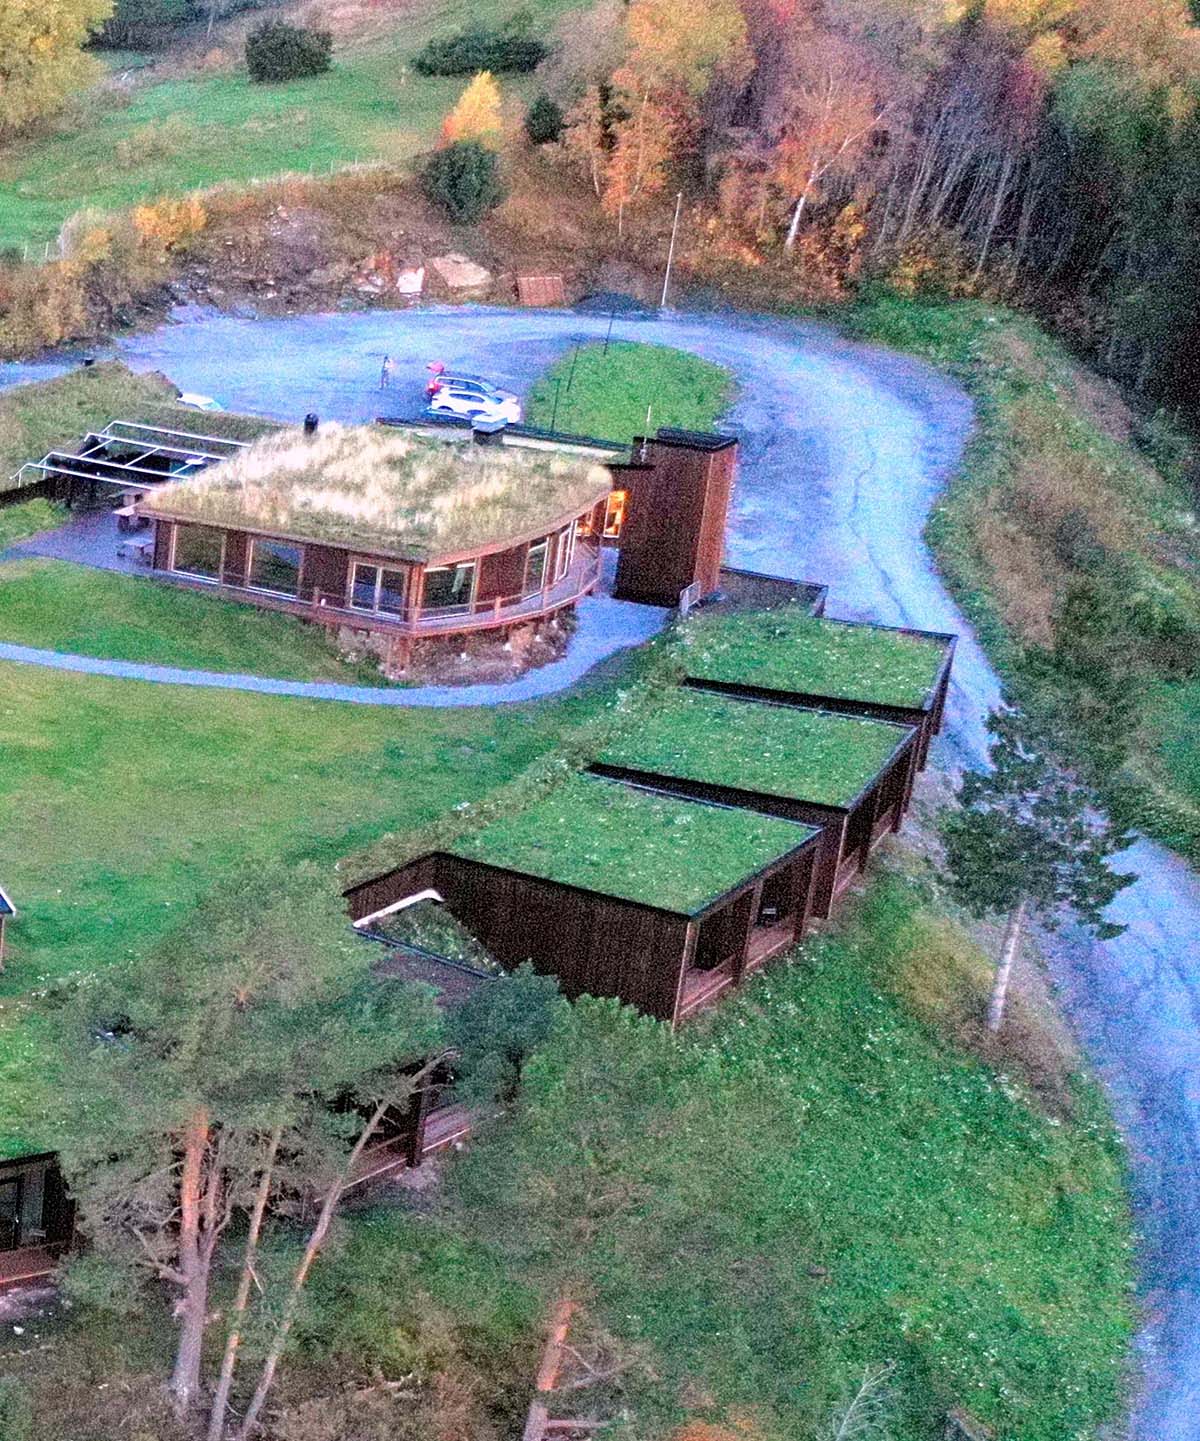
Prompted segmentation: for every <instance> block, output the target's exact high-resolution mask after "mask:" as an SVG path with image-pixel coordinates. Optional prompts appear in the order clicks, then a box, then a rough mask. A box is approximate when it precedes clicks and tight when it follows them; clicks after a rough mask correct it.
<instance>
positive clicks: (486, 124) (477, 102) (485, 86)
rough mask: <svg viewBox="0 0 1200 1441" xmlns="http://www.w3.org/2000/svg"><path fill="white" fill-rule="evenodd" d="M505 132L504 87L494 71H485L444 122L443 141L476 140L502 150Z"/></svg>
mask: <svg viewBox="0 0 1200 1441" xmlns="http://www.w3.org/2000/svg"><path fill="white" fill-rule="evenodd" d="M503 135H504V117H503V113H502V110H501V103H500V87H499V85H497V84H496V80H495V78H494V76H493V75H492V72H491V71H490V70H481V71H480V72H479V74H478V75H476V76H475V78H474V79H473V80H472V81H471V83H470V84H469V85H468V86H467V88H466V89H465V90H464V91H463V93H462V94H461V95H460V96H459V97H458V103H457V104H456V105H455V107H454V109H453V110H451V112H450V113H449V115H447V116H446V118H445V120H443V121H442V144H443V145H455V144H457V143H458V142H460V141H463V140H474V141H476V142H477V143H478V144H480V145H483V146H486V148H487V149H489V150H498V149H499V148H500V142H501V140H502V139H503Z"/></svg>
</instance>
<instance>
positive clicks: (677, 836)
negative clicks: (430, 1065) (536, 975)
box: [346, 776, 819, 1024]
mask: <svg viewBox="0 0 1200 1441" xmlns="http://www.w3.org/2000/svg"><path fill="white" fill-rule="evenodd" d="M818 835H819V833H818V832H817V831H816V829H815V828H813V827H811V826H807V825H803V824H799V823H797V822H795V821H791V820H784V819H779V818H776V817H774V816H766V815H758V814H754V813H752V812H750V811H745V810H738V809H734V808H732V807H727V806H715V805H708V804H704V803H702V802H697V801H693V800H686V799H682V798H679V797H676V796H666V795H656V794H652V793H650V792H649V791H646V790H642V789H640V788H637V787H632V786H627V785H622V784H619V783H617V782H614V781H610V780H605V779H602V778H599V777H591V776H573V777H571V778H570V779H569V780H568V781H566V782H565V783H564V784H563V785H561V786H559V787H558V788H557V789H556V790H555V791H552V792H551V793H550V794H549V795H547V796H546V797H544V798H543V799H542V800H540V801H537V802H535V803H534V804H532V805H530V806H529V807H527V808H526V809H525V810H524V811H521V812H519V813H518V814H516V815H514V816H509V817H505V818H503V819H501V820H497V821H495V822H493V823H492V824H491V825H490V826H487V827H485V828H484V829H483V830H481V831H478V832H474V833H472V834H470V835H467V836H464V837H463V838H462V839H461V840H460V841H458V842H457V843H456V844H455V845H454V846H453V847H451V848H449V849H447V850H445V851H438V852H435V853H432V854H429V855H425V856H421V857H419V858H418V859H416V860H414V861H412V862H410V863H408V864H407V865H404V866H401V867H398V868H397V869H395V870H393V871H389V872H387V873H385V874H383V875H380V876H376V877H374V878H373V879H371V880H368V881H364V882H362V883H360V884H359V885H357V886H354V887H352V888H351V889H350V890H348V891H347V892H346V897H347V902H348V904H349V907H350V913H351V916H352V917H353V918H355V920H359V919H361V918H362V917H365V916H369V915H371V914H373V913H377V912H379V911H381V910H384V909H386V908H387V907H388V906H391V905H394V904H396V903H397V902H400V901H403V900H404V898H405V897H406V896H410V895H413V894H417V893H419V892H422V891H426V890H430V889H433V890H436V892H437V893H438V894H439V895H440V896H441V897H442V898H443V899H444V900H445V903H446V905H447V907H448V908H449V909H450V911H451V912H452V913H453V914H454V915H455V916H456V917H457V918H458V920H460V921H461V922H462V924H463V925H464V926H466V927H467V928H468V929H469V930H470V931H471V932H472V933H473V934H474V935H475V936H477V937H478V938H479V940H480V941H481V943H482V944H483V945H485V946H486V947H487V949H488V950H489V951H490V952H491V953H492V954H493V955H494V956H495V957H496V959H497V960H498V961H499V962H500V963H501V964H502V965H504V966H506V967H510V968H511V967H514V966H517V965H519V964H521V963H522V962H523V961H530V962H531V963H532V964H533V966H534V968H535V970H538V971H540V972H542V973H543V974H547V975H553V976H555V977H557V979H558V981H559V983H560V985H561V986H562V989H563V992H564V994H566V995H567V996H568V997H570V998H572V999H574V998H575V997H577V996H580V995H584V994H589V995H596V996H614V997H616V998H617V999H618V1000H621V1001H624V1002H626V1003H627V1004H629V1005H631V1006H636V1007H637V1008H638V1009H639V1010H641V1011H643V1012H645V1013H646V1014H648V1015H651V1016H655V1017H657V1018H658V1019H660V1020H664V1021H667V1022H669V1023H671V1024H676V1023H678V1022H679V1021H681V1020H682V1019H683V1018H684V1017H685V1016H687V1015H689V1014H691V1013H692V1012H693V1011H695V1010H696V1009H698V1008H699V1007H700V1006H702V1005H705V1004H707V1003H708V1002H709V1001H711V1000H713V999H714V998H715V997H716V996H718V995H720V994H721V993H722V992H723V991H725V990H727V989H728V988H730V987H731V986H736V985H737V984H738V983H739V982H740V981H741V980H742V979H743V978H744V977H745V976H746V975H748V974H749V973H750V972H752V971H753V970H755V969H757V968H758V967H759V966H761V965H763V964H764V963H765V962H766V961H767V960H768V959H769V958H770V957H771V956H773V955H776V954H777V953H778V952H780V951H782V950H785V949H787V948H788V947H789V946H791V945H793V944H794V943H795V941H796V940H797V939H798V938H799V937H800V936H801V935H802V934H803V933H804V930H805V928H806V925H807V922H808V917H809V912H810V907H811V895H812V885H813V876H814V871H815V861H816V848H817V842H818Z"/></svg>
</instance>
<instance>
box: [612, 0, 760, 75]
mask: <svg viewBox="0 0 1200 1441" xmlns="http://www.w3.org/2000/svg"><path fill="white" fill-rule="evenodd" d="M626 31H627V33H628V36H629V40H630V44H631V47H632V49H631V54H630V57H629V65H630V67H631V68H632V69H633V71H634V72H635V73H636V75H637V77H638V79H639V81H640V82H641V84H642V85H643V86H644V87H645V88H647V89H649V90H651V91H660V92H661V91H676V92H682V93H683V94H686V95H688V96H691V97H692V98H693V99H694V98H696V97H698V96H700V95H703V94H704V92H705V91H706V90H707V89H708V87H709V85H711V83H712V81H713V78H714V76H715V75H716V74H717V72H718V71H720V73H721V75H722V77H723V78H724V79H726V80H727V81H729V82H731V83H734V84H736V83H737V82H739V81H741V80H744V79H745V77H746V75H747V74H748V73H749V70H750V65H751V60H750V49H749V45H748V43H747V38H746V21H745V18H744V16H743V15H742V11H741V7H740V6H739V5H738V4H737V0H690V3H689V4H686V5H682V4H680V3H679V0H633V3H632V4H631V5H630V7H629V15H628V18H627V20H626Z"/></svg>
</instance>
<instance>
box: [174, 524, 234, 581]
mask: <svg viewBox="0 0 1200 1441" xmlns="http://www.w3.org/2000/svg"><path fill="white" fill-rule="evenodd" d="M224 550H225V535H224V532H223V531H219V530H209V529H207V528H206V527H205V526H200V525H177V526H176V527H175V550H174V553H173V556H172V560H171V569H172V570H174V571H178V572H179V574H180V575H194V576H199V577H200V579H201V580H220V579H221V557H222V555H223V554H224Z"/></svg>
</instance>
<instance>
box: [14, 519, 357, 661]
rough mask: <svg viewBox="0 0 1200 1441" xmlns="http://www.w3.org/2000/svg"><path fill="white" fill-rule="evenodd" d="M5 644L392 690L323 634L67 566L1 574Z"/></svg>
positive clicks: (37, 563) (158, 586)
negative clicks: (344, 655)
mask: <svg viewBox="0 0 1200 1441" xmlns="http://www.w3.org/2000/svg"><path fill="white" fill-rule="evenodd" d="M3 521H4V512H3V511H0V527H2V526H3ZM0 640H7V641H15V642H16V643H17V644H18V645H32V646H41V647H44V648H45V649H47V650H62V651H69V652H70V653H71V654H73V655H91V656H101V657H105V658H108V659H111V660H131V661H145V662H148V663H150V664H151V665H173V666H184V667H189V668H195V669H198V670H218V671H236V672H239V673H245V674H247V675H263V676H283V677H285V678H287V679H290V680H334V681H344V682H347V683H349V684H355V683H361V684H366V685H382V684H383V683H384V682H383V680H382V677H381V676H380V674H379V668H378V666H376V665H372V664H370V663H369V662H363V663H362V664H350V663H348V662H346V661H344V660H341V659H340V658H339V657H338V655H337V653H336V651H335V650H334V649H333V647H332V646H331V644H330V642H329V641H328V640H327V639H326V637H325V634H324V632H323V631H321V630H319V629H318V628H317V627H316V626H311V625H305V624H304V622H303V621H299V620H295V619H293V618H292V617H291V616H285V615H272V614H270V613H269V612H265V611H260V610H256V609H255V608H254V607H253V606H250V605H239V604H237V603H236V602H234V601H228V600H221V599H219V598H218V597H216V596H211V595H203V594H198V593H196V592H194V591H188V590H181V589H176V588H175V587H174V586H170V585H164V584H162V583H160V582H156V581H153V580H150V579H149V578H147V577H142V576H128V575H115V574H113V573H111V572H109V571H103V570H91V569H89V568H88V567H86V566H81V565H68V564H66V563H64V562H62V561H51V560H16V561H9V562H8V563H6V564H4V565H0Z"/></svg>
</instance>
